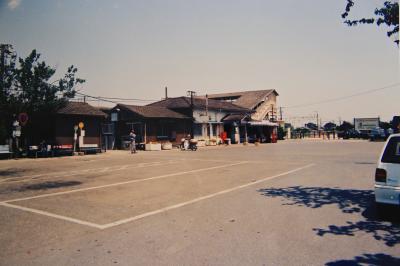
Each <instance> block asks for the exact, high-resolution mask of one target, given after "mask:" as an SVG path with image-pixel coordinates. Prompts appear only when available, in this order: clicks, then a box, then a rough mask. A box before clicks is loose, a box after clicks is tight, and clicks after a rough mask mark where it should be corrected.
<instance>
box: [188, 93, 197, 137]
mask: <svg viewBox="0 0 400 266" xmlns="http://www.w3.org/2000/svg"><path fill="white" fill-rule="evenodd" d="M187 93H188V96H190V110H191V116H192V127H191V129H190V136H191V137H192V138H193V137H194V110H193V109H194V103H193V97H194V96H195V95H196V92H195V91H188V92H187Z"/></svg>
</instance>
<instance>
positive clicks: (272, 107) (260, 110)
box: [251, 93, 277, 121]
mask: <svg viewBox="0 0 400 266" xmlns="http://www.w3.org/2000/svg"><path fill="white" fill-rule="evenodd" d="M276 99H277V97H276V95H275V94H274V93H272V94H270V95H269V96H268V99H267V100H266V101H265V102H263V103H262V104H261V105H260V106H258V107H257V108H256V110H255V111H256V112H255V113H254V114H252V115H251V119H253V120H256V121H261V120H263V119H264V118H265V117H266V116H267V114H269V116H270V117H271V115H272V112H273V113H274V116H275V117H277V113H276V112H277V110H276Z"/></svg>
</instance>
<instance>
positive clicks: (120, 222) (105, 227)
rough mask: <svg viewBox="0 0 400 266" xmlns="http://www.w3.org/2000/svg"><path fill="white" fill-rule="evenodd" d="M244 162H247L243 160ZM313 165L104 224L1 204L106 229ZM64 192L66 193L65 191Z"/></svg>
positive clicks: (310, 165)
mask: <svg viewBox="0 0 400 266" xmlns="http://www.w3.org/2000/svg"><path fill="white" fill-rule="evenodd" d="M242 163H245V162H242ZM238 164H240V163H238ZM312 166H315V164H308V165H305V166H303V167H299V168H296V169H293V170H290V171H287V172H284V173H280V174H277V175H274V176H269V177H265V178H262V179H259V180H257V181H254V182H250V183H247V184H243V185H240V186H237V187H233V188H229V189H225V190H222V191H219V192H216V193H213V194H209V195H206V196H203V197H199V198H195V199H193V200H189V201H186V202H182V203H179V204H175V205H171V206H168V207H165V208H161V209H158V210H155V211H151V212H146V213H143V214H139V215H136V216H133V217H130V218H126V219H122V220H118V221H115V222H112V223H108V224H103V225H100V224H96V223H91V222H87V221H83V220H79V219H75V218H71V217H67V216H63V215H58V214H54V213H50V212H46V211H41V210H37V209H32V208H28V207H23V206H19V205H14V204H10V203H8V202H12V201H4V202H0V205H1V206H4V207H9V208H14V209H19V210H23V211H27V212H31V213H36V214H40V215H44V216H48V217H52V218H56V219H60V220H64V221H68V222H72V223H76V224H80V225H86V226H89V227H94V228H97V229H101V230H104V229H108V228H111V227H115V226H118V225H122V224H125V223H129V222H133V221H136V220H139V219H142V218H145V217H149V216H152V215H156V214H159V213H163V212H167V211H169V210H173V209H177V208H180V207H184V206H187V205H189V204H193V203H196V202H199V201H202V200H206V199H210V198H213V197H216V196H219V195H222V194H226V193H229V192H233V191H236V190H239V189H242V188H246V187H249V186H253V185H255V184H258V183H262V182H265V181H268V180H272V179H274V178H277V177H280V176H284V175H288V174H292V173H295V172H298V171H301V170H304V169H306V168H309V167H312ZM224 167H226V166H224ZM203 170H205V169H203ZM195 171H196V170H195ZM189 172H192V171H189ZM74 191H75V190H74ZM54 194H59V193H53V194H45V195H41V197H43V196H46V195H54ZM63 194H65V193H63ZM30 198H34V197H30ZM20 200H21V199H20ZM13 201H17V200H13Z"/></svg>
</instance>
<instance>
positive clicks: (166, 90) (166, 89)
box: [165, 86, 168, 99]
mask: <svg viewBox="0 0 400 266" xmlns="http://www.w3.org/2000/svg"><path fill="white" fill-rule="evenodd" d="M165 99H168V87H167V86H166V87H165Z"/></svg>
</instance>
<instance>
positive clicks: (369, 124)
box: [354, 117, 379, 131]
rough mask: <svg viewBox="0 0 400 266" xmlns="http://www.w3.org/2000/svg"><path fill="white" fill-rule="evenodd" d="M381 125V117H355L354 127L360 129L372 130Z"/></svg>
mask: <svg viewBox="0 0 400 266" xmlns="http://www.w3.org/2000/svg"><path fill="white" fill-rule="evenodd" d="M377 127H379V117H377V118H354V128H355V129H356V130H359V131H363V130H372V129H374V128H377Z"/></svg>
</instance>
